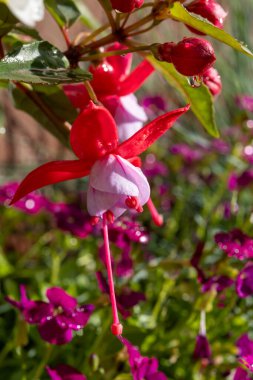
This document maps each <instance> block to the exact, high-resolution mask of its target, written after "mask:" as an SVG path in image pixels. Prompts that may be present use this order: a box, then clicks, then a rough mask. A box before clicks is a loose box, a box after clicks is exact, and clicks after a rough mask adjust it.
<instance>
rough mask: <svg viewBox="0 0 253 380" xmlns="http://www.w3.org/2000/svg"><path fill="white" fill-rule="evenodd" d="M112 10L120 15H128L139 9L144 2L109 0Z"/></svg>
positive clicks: (137, 0)
mask: <svg viewBox="0 0 253 380" xmlns="http://www.w3.org/2000/svg"><path fill="white" fill-rule="evenodd" d="M110 1H111V5H112V7H113V9H115V10H117V11H120V12H122V13H130V12H132V11H134V10H135V9H136V8H140V7H141V6H142V4H143V3H144V0H110Z"/></svg>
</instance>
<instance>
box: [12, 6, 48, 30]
mask: <svg viewBox="0 0 253 380" xmlns="http://www.w3.org/2000/svg"><path fill="white" fill-rule="evenodd" d="M7 5H8V7H9V9H10V11H11V12H12V13H13V14H14V16H16V17H17V18H18V19H19V21H21V22H22V23H23V24H25V25H27V26H30V27H34V26H35V24H36V22H38V21H41V20H42V19H43V18H44V13H45V8H44V2H43V0H8V1H7Z"/></svg>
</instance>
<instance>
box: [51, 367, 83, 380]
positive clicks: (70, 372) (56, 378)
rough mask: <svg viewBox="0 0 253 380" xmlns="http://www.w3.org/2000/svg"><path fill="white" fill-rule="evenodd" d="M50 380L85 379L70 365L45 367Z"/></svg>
mask: <svg viewBox="0 0 253 380" xmlns="http://www.w3.org/2000/svg"><path fill="white" fill-rule="evenodd" d="M46 370H47V373H48V375H49V376H50V379H51V380H86V377H85V376H84V375H83V374H82V373H81V372H79V371H77V370H76V369H75V368H73V367H71V366H70V365H66V364H60V365H58V366H57V367H56V368H50V367H46Z"/></svg>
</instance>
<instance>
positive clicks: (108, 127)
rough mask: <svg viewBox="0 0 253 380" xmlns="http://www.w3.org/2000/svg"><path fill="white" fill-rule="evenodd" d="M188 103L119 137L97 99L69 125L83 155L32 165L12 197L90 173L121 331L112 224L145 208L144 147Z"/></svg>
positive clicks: (92, 208)
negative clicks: (124, 137)
mask: <svg viewBox="0 0 253 380" xmlns="http://www.w3.org/2000/svg"><path fill="white" fill-rule="evenodd" d="M188 109H189V106H186V107H184V108H181V109H178V110H175V111H172V112H168V113H166V114H164V115H162V116H160V117H158V118H157V119H155V120H153V121H152V122H151V123H149V124H148V125H146V126H145V127H143V128H142V129H141V130H139V131H138V132H137V133H135V134H134V135H133V136H132V137H131V138H130V139H128V140H126V141H124V142H123V143H121V144H119V143H118V133H117V127H116V124H115V122H114V119H113V117H112V116H111V114H110V113H109V111H107V110H106V109H105V108H104V107H101V106H96V105H95V104H94V103H93V102H92V101H90V103H89V105H88V106H87V107H86V108H85V109H84V110H83V111H82V112H81V114H80V115H79V116H78V118H77V119H76V120H75V122H74V124H73V126H72V129H71V131H70V144H71V147H72V149H73V151H74V153H75V154H76V156H77V157H78V160H70V161H54V162H49V163H47V164H45V165H42V166H40V167H39V168H37V169H35V170H34V171H32V172H31V173H30V174H28V175H27V177H26V178H25V179H24V180H23V181H22V182H21V184H20V185H19V187H18V189H17V191H16V193H15V195H14V197H13V199H12V201H11V203H15V202H17V201H18V200H19V199H21V198H22V197H24V196H26V195H27V194H29V193H30V192H31V191H33V190H36V189H38V188H41V187H44V186H47V185H50V184H54V183H58V182H61V181H67V180H70V179H74V178H80V177H85V176H87V175H88V174H90V178H89V186H88V196H87V208H88V211H89V213H90V214H91V215H92V216H93V221H94V222H95V223H96V222H98V220H99V218H102V219H103V236H104V241H105V256H106V266H107V271H108V279H109V288H110V296H111V303H112V312H113V321H114V322H113V325H112V331H113V334H115V335H119V334H121V333H122V326H121V325H120V323H119V318H118V313H117V305H116V298H115V291H114V284H113V275H112V267H111V255H110V248H109V238H108V226H107V222H108V221H109V222H111V221H113V220H114V218H115V217H118V216H119V215H121V214H122V213H123V212H124V211H125V210H126V209H132V210H136V211H137V212H141V211H142V206H143V205H144V204H145V203H146V202H147V201H148V199H149V193H150V189H149V184H148V181H147V179H146V177H145V176H144V174H143V173H142V171H141V170H140V169H139V168H137V167H136V166H134V165H133V164H132V163H131V162H133V163H135V164H139V158H138V157H137V156H138V155H139V154H140V153H142V152H144V151H145V150H146V149H147V148H148V147H149V146H150V145H151V144H153V142H154V141H155V140H156V139H158V138H159V137H160V136H162V135H163V133H165V132H166V131H167V130H168V129H169V128H170V127H171V126H172V125H173V123H174V122H175V121H176V119H177V118H178V117H179V116H181V115H182V114H183V113H185V112H186V111H187V110H188Z"/></svg>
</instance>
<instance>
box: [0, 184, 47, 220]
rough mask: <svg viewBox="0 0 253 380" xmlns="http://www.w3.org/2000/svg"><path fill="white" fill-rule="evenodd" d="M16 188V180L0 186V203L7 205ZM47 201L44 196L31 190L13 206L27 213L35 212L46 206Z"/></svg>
mask: <svg viewBox="0 0 253 380" xmlns="http://www.w3.org/2000/svg"><path fill="white" fill-rule="evenodd" d="M17 188H18V183H17V182H9V183H6V184H4V185H2V186H0V204H3V205H8V204H9V202H10V200H11V199H12V198H13V196H14V194H15V192H16V191H17ZM49 203H50V202H49V201H48V200H47V199H46V198H45V197H44V196H42V195H40V194H38V193H36V192H33V193H30V194H28V195H26V196H25V197H24V198H23V199H20V200H19V201H18V202H16V204H15V207H16V208H17V209H19V210H21V211H23V212H25V213H27V214H37V213H38V212H40V211H41V210H42V209H43V208H46V207H47V206H48V205H49Z"/></svg>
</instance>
